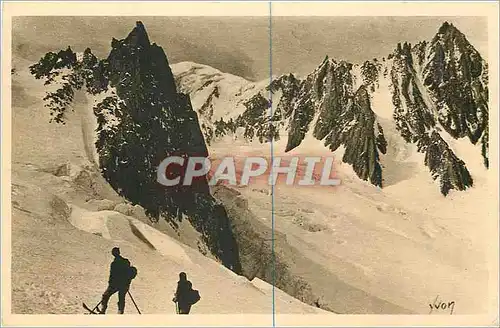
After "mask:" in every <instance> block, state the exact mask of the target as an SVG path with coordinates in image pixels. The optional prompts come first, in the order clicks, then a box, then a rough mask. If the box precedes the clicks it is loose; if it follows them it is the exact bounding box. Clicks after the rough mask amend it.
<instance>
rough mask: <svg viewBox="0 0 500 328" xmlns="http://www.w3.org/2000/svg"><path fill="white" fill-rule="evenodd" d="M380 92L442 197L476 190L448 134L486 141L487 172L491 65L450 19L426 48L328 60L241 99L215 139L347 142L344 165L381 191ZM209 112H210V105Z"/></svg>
mask: <svg viewBox="0 0 500 328" xmlns="http://www.w3.org/2000/svg"><path fill="white" fill-rule="evenodd" d="M219 76H220V74H219ZM177 80H178V84H179V86H180V87H181V88H183V89H186V90H189V91H190V92H191V94H196V93H197V92H198V90H196V89H193V88H190V87H189V86H188V84H190V81H188V80H187V79H186V78H185V76H183V75H182V74H180V75H179V76H177ZM220 81H221V78H220V77H219V78H218V79H217V80H210V79H207V78H205V79H204V80H203V88H209V87H212V88H217V90H218V92H220V90H221V88H223V87H224V85H223V84H221V82H220ZM184 84H186V86H185V85H184ZM255 87H256V86H255V85H250V86H249V87H248V88H255ZM270 91H271V92H272V102H273V103H275V104H274V105H273V106H272V108H273V109H274V110H272V111H271V110H270V107H271V100H270V99H269V98H270V97H269V92H270ZM381 92H382V93H387V94H389V95H390V97H391V98H392V101H391V102H392V103H391V104H390V105H389V106H390V107H391V108H390V109H391V111H392V121H393V122H392V124H394V126H395V127H396V129H397V131H398V132H399V134H400V135H401V136H402V137H403V138H404V140H405V141H406V142H407V143H413V144H415V145H417V147H418V151H419V152H422V153H423V154H424V155H425V160H424V163H423V164H425V165H426V166H428V169H429V171H430V173H431V176H432V178H433V179H437V180H438V181H439V185H440V190H441V193H442V194H444V195H447V194H448V193H449V191H450V190H451V189H455V190H465V189H467V188H468V187H470V186H472V185H473V179H472V176H471V174H470V172H469V171H468V169H467V167H466V165H465V163H464V162H463V160H462V159H460V158H459V157H458V156H457V155H456V154H455V153H454V152H453V150H452V149H451V148H450V147H449V145H448V144H447V142H446V141H445V139H446V138H443V136H444V135H443V134H446V136H450V137H452V138H455V139H458V138H465V137H467V138H468V139H469V141H470V142H471V143H472V144H477V143H478V142H480V143H481V155H479V154H478V156H482V157H483V160H484V165H485V166H486V167H488V66H487V63H486V62H485V61H484V60H483V59H482V57H481V55H480V54H479V52H478V51H477V50H475V48H474V47H473V46H472V45H471V44H470V43H469V42H468V41H467V38H466V37H465V35H463V34H462V33H461V32H460V31H459V30H458V29H457V28H456V27H455V26H453V25H452V24H449V23H446V22H445V23H444V24H443V25H442V26H441V28H440V29H439V30H438V33H437V34H436V36H435V37H434V38H433V39H432V40H431V41H430V42H426V41H424V42H420V43H418V44H416V45H413V46H412V45H411V44H409V43H403V44H401V43H400V44H398V45H397V47H396V49H395V50H394V51H393V53H391V54H389V56H388V57H387V58H385V57H384V58H382V59H376V58H375V59H373V60H370V61H366V62H365V63H363V64H362V65H356V64H351V63H349V62H346V61H340V62H338V61H336V60H333V59H329V58H328V57H326V58H325V60H324V61H323V62H322V63H321V64H320V65H319V66H318V68H316V69H315V70H314V71H313V72H312V73H311V74H309V75H308V76H306V77H305V78H303V79H299V78H297V77H295V76H294V75H293V74H287V75H283V76H280V77H277V78H275V79H274V80H273V81H272V82H271V84H268V85H266V86H264V87H262V88H261V90H260V91H259V92H257V93H254V94H253V95H252V96H251V97H248V98H241V99H240V98H238V95H235V97H236V98H238V99H239V100H238V103H242V104H244V106H245V110H244V111H243V112H242V113H238V114H236V115H228V116H227V117H225V118H220V119H218V120H217V123H216V129H217V134H216V135H215V138H217V137H218V136H221V135H224V134H228V133H233V132H234V131H235V130H236V129H237V128H241V129H243V131H244V133H243V136H244V137H245V138H247V139H249V140H253V139H256V140H259V141H260V142H268V141H270V140H271V138H272V139H273V140H279V139H280V138H283V137H285V138H287V145H286V149H285V151H290V150H292V149H294V148H296V147H298V146H299V145H300V144H301V142H302V141H303V140H304V138H305V137H306V135H308V134H310V135H312V136H313V137H314V138H316V139H318V140H319V141H321V142H323V143H324V144H325V146H327V147H329V149H331V150H332V151H335V150H337V149H339V147H341V146H342V147H343V148H344V150H345V151H344V153H343V156H342V161H343V162H344V163H348V164H351V165H352V168H353V169H354V171H355V172H356V174H357V175H358V176H359V177H360V178H361V179H363V180H368V181H370V183H372V184H373V185H376V186H380V187H383V186H384V174H383V173H384V169H383V168H382V167H383V163H382V160H381V156H383V155H386V150H387V149H386V147H387V140H386V138H385V136H384V131H383V129H382V125H381V124H380V122H379V117H378V115H377V114H376V110H375V108H374V107H373V106H374V102H373V97H374V95H375V94H376V93H381ZM204 106H205V107H210V106H212V103H211V101H210V99H208V98H207V99H206V101H205V102H204ZM212 108H213V106H212ZM195 110H198V108H195ZM201 115H203V114H201ZM229 120H231V121H230V122H231V123H230V124H228V122H229ZM207 121H210V120H209V119H207ZM204 125H205V126H208V127H210V123H205V124H204ZM205 135H206V134H205ZM213 139H214V136H213V134H212V135H211V137H210V141H212V140H213Z"/></svg>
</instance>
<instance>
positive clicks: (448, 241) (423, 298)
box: [211, 136, 496, 313]
mask: <svg viewBox="0 0 500 328" xmlns="http://www.w3.org/2000/svg"><path fill="white" fill-rule="evenodd" d="M285 144H286V141H285V140H280V141H277V142H276V143H275V145H274V146H275V149H276V151H275V156H305V155H311V156H329V154H330V150H329V149H328V148H326V147H324V146H322V145H321V144H318V143H317V141H316V140H315V139H314V138H313V137H312V136H310V137H306V139H304V141H303V144H301V146H299V147H297V148H296V149H294V150H293V151H291V152H289V153H286V154H285V153H284V151H283V149H284V146H285ZM390 145H391V143H389V146H390ZM211 151H212V153H215V154H218V156H223V155H224V154H227V155H231V154H233V153H235V152H236V153H238V154H241V153H242V152H243V151H247V152H248V151H250V150H249V149H248V146H247V145H246V142H245V141H244V140H225V141H224V142H218V143H216V144H214V145H213V146H212V147H211ZM251 153H252V154H253V155H255V156H258V155H260V156H269V149H268V145H266V144H260V146H259V144H253V145H252V147H251ZM407 153H408V154H411V155H412V156H414V155H418V154H419V153H418V152H416V151H415V152H412V150H411V149H410V150H408V152H407ZM420 155H422V154H420ZM401 157H402V158H404V157H406V158H405V163H407V165H408V166H410V167H412V168H413V172H412V175H413V176H414V177H416V178H412V179H409V178H408V177H407V172H405V171H404V170H401V171H393V174H394V176H393V177H391V179H392V181H397V183H394V184H392V185H389V186H387V187H386V188H384V189H378V188H376V187H374V186H372V185H370V184H369V183H366V182H365V183H362V182H360V181H359V179H358V177H357V175H356V173H355V172H354V171H353V170H352V168H351V167H350V166H349V165H346V164H343V163H342V160H341V157H337V160H336V161H335V165H334V169H335V173H336V176H337V177H339V178H340V180H341V185H340V186H336V187H326V186H325V187H320V186H311V187H300V186H296V185H295V186H285V185H278V186H275V188H274V194H273V195H272V196H271V192H270V189H269V186H268V185H266V184H265V183H262V182H261V183H258V181H255V182H254V183H252V184H251V185H249V186H248V187H240V188H238V191H239V192H241V194H242V196H243V197H244V198H245V199H246V200H247V202H248V204H249V208H250V210H251V211H252V212H254V213H255V214H256V216H257V218H260V220H261V221H260V222H262V223H263V224H264V225H266V226H267V227H270V226H271V224H272V218H274V227H275V229H276V234H277V235H281V234H283V235H285V236H286V240H287V242H288V243H289V245H291V246H292V247H294V248H295V249H296V250H297V251H298V255H295V257H294V259H299V258H300V257H302V256H303V257H305V258H307V259H309V260H312V261H313V262H314V263H315V264H317V265H318V268H316V269H311V268H313V267H314V266H313V265H308V266H301V265H297V266H296V267H293V269H292V270H291V273H292V274H294V275H295V276H298V277H302V279H304V280H305V281H308V282H309V285H310V287H311V289H312V291H313V293H314V294H315V295H316V297H318V299H319V301H318V302H319V303H320V304H321V305H322V306H324V307H326V308H329V307H331V308H333V309H336V311H338V312H341V313H342V312H343V310H344V306H345V305H346V304H349V302H352V301H354V302H357V303H358V304H360V305H361V304H364V307H365V308H369V307H370V305H367V304H366V300H367V299H368V297H366V296H365V297H363V298H361V299H358V298H357V297H356V296H355V294H354V293H353V292H349V291H348V290H345V289H344V288H343V287H342V286H343V285H349V286H352V287H355V288H358V289H359V290H362V291H364V292H366V293H367V294H368V295H371V296H376V297H377V298H379V299H383V300H385V301H387V302H389V303H391V304H397V305H399V306H402V307H404V308H405V309H408V310H410V311H412V312H414V313H428V312H427V311H428V308H427V307H428V305H427V303H428V302H429V301H432V299H429V295H438V294H439V295H441V296H442V297H450V298H453V299H455V300H459V301H458V302H460V304H463V307H462V306H461V307H460V310H459V309H458V308H457V309H456V310H457V311H463V312H460V313H478V312H481V311H484V310H485V309H486V306H487V302H486V301H485V299H487V296H486V295H487V292H488V269H487V258H488V257H487V254H488V253H487V249H488V241H487V240H485V239H484V236H485V234H486V233H487V231H488V229H489V228H488V227H489V224H490V223H492V222H494V220H495V219H494V218H495V215H496V214H495V213H496V212H495V205H494V202H493V203H492V199H495V198H494V197H495V196H494V190H495V185H494V182H492V181H491V179H489V180H488V178H487V177H488V172H485V174H486V175H484V176H481V180H479V179H478V181H480V182H481V187H478V186H475V187H473V188H470V189H469V190H467V191H466V192H463V193H459V192H452V193H450V195H449V197H446V198H444V197H440V194H439V190H436V188H435V185H434V183H433V182H432V180H430V179H426V177H428V173H427V171H426V170H425V167H421V166H415V167H413V166H411V165H413V164H412V163H417V162H418V160H419V158H417V159H412V157H411V156H406V155H405V154H401ZM415 161H417V162H415ZM485 171H486V170H485ZM483 179H484V180H483ZM416 191H418V192H416ZM272 204H273V206H274V207H272ZM271 211H272V212H273V216H271ZM294 261H298V260H294ZM304 268H309V269H307V270H306V269H304ZM319 268H321V269H319ZM334 281H340V282H342V283H333V282H334ZM445 295H446V296H445ZM434 297H435V296H434ZM339 303H341V304H339ZM350 306H351V305H350ZM371 306H373V304H372V305H371ZM353 308H354V307H350V308H349V310H350V311H352V309H353ZM358 311H359V309H358ZM400 311H401V310H400ZM360 312H361V311H360ZM360 312H356V313H360ZM379 313H381V312H379ZM385 313H387V312H385ZM400 313H401V312H400ZM456 313H459V312H456Z"/></svg>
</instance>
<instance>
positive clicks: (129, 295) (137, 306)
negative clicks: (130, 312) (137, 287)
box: [127, 291, 141, 314]
mask: <svg viewBox="0 0 500 328" xmlns="http://www.w3.org/2000/svg"><path fill="white" fill-rule="evenodd" d="M127 293H128V296H130V299H131V300H132V303H134V305H135V308H136V309H137V312H139V314H141V311H140V310H139V307H138V306H137V304H135V301H134V298H133V297H132V294H130V291H127Z"/></svg>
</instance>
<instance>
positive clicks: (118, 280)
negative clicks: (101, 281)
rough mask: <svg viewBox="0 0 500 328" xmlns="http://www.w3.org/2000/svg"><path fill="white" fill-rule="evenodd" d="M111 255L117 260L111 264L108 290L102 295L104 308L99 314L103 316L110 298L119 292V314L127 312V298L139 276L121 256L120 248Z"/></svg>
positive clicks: (114, 249) (116, 248)
mask: <svg viewBox="0 0 500 328" xmlns="http://www.w3.org/2000/svg"><path fill="white" fill-rule="evenodd" d="M111 254H113V256H114V257H115V259H114V260H113V262H112V263H111V268H110V272H109V280H108V288H107V289H106V291H105V292H104V293H103V294H102V301H101V305H102V308H101V309H100V310H99V312H100V313H101V314H104V313H106V309H107V308H108V301H109V298H110V297H111V296H112V295H113V294H114V293H116V292H118V314H123V312H124V311H125V296H126V295H127V292H128V290H129V288H130V283H131V282H132V279H134V278H135V275H136V274H137V270H136V269H135V268H134V267H132V266H130V261H129V260H127V259H126V258H124V257H122V256H121V255H120V249H119V248H118V247H113V249H112V250H111Z"/></svg>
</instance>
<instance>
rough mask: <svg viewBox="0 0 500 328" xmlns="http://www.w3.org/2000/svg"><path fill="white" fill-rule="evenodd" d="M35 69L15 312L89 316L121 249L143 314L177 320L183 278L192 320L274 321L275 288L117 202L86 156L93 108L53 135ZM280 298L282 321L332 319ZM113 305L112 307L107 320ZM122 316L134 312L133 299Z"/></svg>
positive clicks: (19, 152) (20, 175)
mask: <svg viewBox="0 0 500 328" xmlns="http://www.w3.org/2000/svg"><path fill="white" fill-rule="evenodd" d="M31 64H32V63H31V62H28V61H25V60H23V59H22V58H15V59H14V66H15V68H16V70H15V73H14V74H13V93H12V96H13V108H12V114H13V118H12V124H13V129H12V130H13V138H12V140H13V147H12V149H13V155H12V160H13V162H12V221H11V222H12V311H13V313H17V314H48V313H53V314H80V313H83V311H82V308H81V302H82V301H84V302H87V304H94V303H97V302H98V301H99V299H100V297H101V294H102V292H103V291H104V289H105V288H106V282H107V278H108V277H107V275H108V273H109V264H110V263H111V260H112V258H111V254H110V250H111V248H112V247H114V246H116V245H118V246H120V248H121V249H122V252H123V255H124V256H125V257H127V258H129V259H130V260H131V261H132V263H133V264H134V265H135V266H136V267H137V268H138V270H139V274H138V276H137V278H136V279H135V280H134V282H133V284H132V287H131V293H132V295H133V297H134V299H135V300H136V302H137V304H138V306H139V307H140V310H141V311H142V312H143V313H144V314H153V313H154V314H175V306H174V304H173V303H172V302H171V299H172V294H173V292H174V289H175V285H176V281H177V279H178V273H179V272H181V271H185V272H186V273H187V274H188V277H189V279H190V280H191V281H192V282H193V286H194V288H196V289H198V290H199V291H200V294H201V297H202V299H201V300H200V302H199V303H198V304H197V305H196V306H194V307H193V309H192V313H193V314H224V313H225V314H236V313H255V314H268V313H271V312H272V288H271V286H270V285H268V284H267V283H266V282H263V281H260V280H259V279H255V280H253V281H248V280H246V279H245V278H244V277H242V276H238V275H236V274H234V273H233V272H231V271H230V270H228V269H226V268H224V267H223V266H222V265H221V264H220V263H218V262H216V261H215V260H213V259H210V258H208V257H206V256H204V255H202V254H200V253H199V251H198V250H197V249H196V247H194V248H191V247H188V246H186V245H184V244H181V243H180V242H179V241H177V240H176V239H174V238H173V237H177V235H176V234H171V236H168V235H165V234H163V233H160V232H159V231H158V230H157V229H154V228H153V227H155V226H156V225H155V224H152V223H148V222H149V219H147V218H146V217H145V215H144V210H143V209H142V210H140V207H138V209H139V211H138V212H136V211H135V210H134V209H135V208H136V207H133V206H132V205H130V204H129V203H127V202H126V201H125V200H124V199H123V198H122V197H120V196H118V195H117V194H116V192H115V191H114V190H113V189H112V188H111V187H110V186H109V184H108V183H107V182H106V181H105V180H104V179H103V178H102V176H100V174H99V173H98V172H97V171H96V169H95V166H94V165H93V163H92V161H91V158H89V157H88V156H87V152H86V150H85V144H86V140H85V134H84V133H83V132H82V130H83V129H86V127H87V126H88V124H87V121H86V119H85V116H84V115H79V114H80V112H79V109H80V108H81V109H82V111H84V109H85V110H87V111H88V110H89V109H90V108H91V107H89V106H86V105H87V103H86V101H85V100H84V99H85V98H84V97H82V98H78V100H79V101H77V102H75V103H74V108H75V112H68V113H67V115H68V120H67V124H65V125H63V126H58V127H57V128H55V125H54V124H50V123H49V122H48V121H49V119H50V116H49V114H48V111H46V110H43V102H42V98H43V96H44V93H45V90H46V89H45V88H44V86H43V83H40V81H38V80H35V79H33V78H32V77H31V76H30V74H29V70H28V66H29V65H31ZM84 105H85V106H86V107H85V106H84ZM80 106H81V107H80ZM127 208H129V209H130V211H128V212H127V213H128V214H127V215H125V214H123V213H122V212H126V211H124V209H127ZM144 222H146V223H147V224H146V223H144ZM185 224H186V221H184V222H183V225H185ZM193 230H194V229H193ZM190 242H191V243H193V244H194V246H195V245H196V240H190ZM275 295H276V304H278V305H279V306H280V309H279V312H280V313H326V312H324V311H322V310H320V309H317V308H314V307H311V306H309V305H306V304H304V303H301V302H299V301H297V300H296V299H294V298H293V297H291V296H289V295H287V294H285V293H284V292H282V291H280V290H279V289H277V288H276V289H275ZM116 300H117V299H116V296H114V297H113V298H112V299H111V301H110V304H109V313H111V314H112V313H116ZM125 312H126V313H131V314H134V313H135V312H136V310H135V308H134V306H133V304H132V303H131V301H130V299H127V305H126V309H125Z"/></svg>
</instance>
